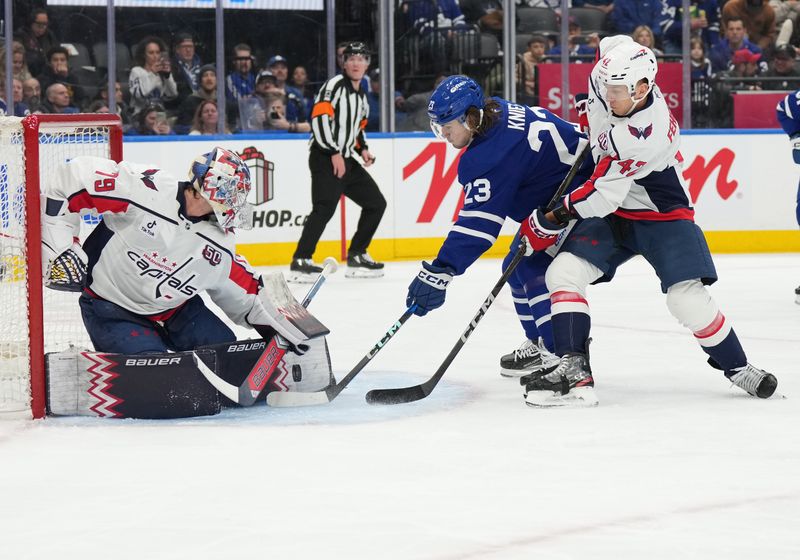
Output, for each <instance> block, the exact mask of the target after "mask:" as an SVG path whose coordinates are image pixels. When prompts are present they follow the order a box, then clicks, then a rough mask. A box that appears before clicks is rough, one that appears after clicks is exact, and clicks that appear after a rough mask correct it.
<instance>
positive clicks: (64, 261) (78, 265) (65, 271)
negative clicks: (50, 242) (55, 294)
mask: <svg viewBox="0 0 800 560" xmlns="http://www.w3.org/2000/svg"><path fill="white" fill-rule="evenodd" d="M87 260H88V258H87V257H86V253H84V252H83V249H81V248H80V245H78V244H77V243H76V244H74V245H73V246H72V248H71V249H67V250H66V251H64V252H63V253H61V254H60V255H58V256H57V257H56V258H54V259H53V261H52V262H51V263H50V267H49V270H48V271H47V277H46V278H45V285H46V286H47V287H48V288H50V289H51V290H58V291H61V292H80V291H83V285H84V283H85V281H86V270H87V269H86V261H87Z"/></svg>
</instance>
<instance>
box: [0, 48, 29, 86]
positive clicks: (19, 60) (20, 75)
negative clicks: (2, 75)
mask: <svg viewBox="0 0 800 560" xmlns="http://www.w3.org/2000/svg"><path fill="white" fill-rule="evenodd" d="M5 60H6V47H5V45H0V65H4V64H5ZM11 66H12V70H11V71H12V74H13V76H14V78H16V79H17V80H19V81H21V82H24V81H25V80H29V79H30V78H32V77H33V76H32V75H31V73H30V71H29V70H28V65H27V63H26V62H25V47H23V46H22V43H20V42H19V41H14V42H13V46H12V47H11Z"/></svg>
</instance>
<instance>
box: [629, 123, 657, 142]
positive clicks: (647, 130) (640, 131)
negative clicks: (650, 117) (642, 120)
mask: <svg viewBox="0 0 800 560" xmlns="http://www.w3.org/2000/svg"><path fill="white" fill-rule="evenodd" d="M628 131H629V132H630V133H631V134H632V135H633V137H634V138H641V139H642V140H644V139H646V138H647V137H649V136H650V135H651V134H652V133H653V123H650V124H648V125H647V126H646V127H644V128H636V127H635V126H631V125H628Z"/></svg>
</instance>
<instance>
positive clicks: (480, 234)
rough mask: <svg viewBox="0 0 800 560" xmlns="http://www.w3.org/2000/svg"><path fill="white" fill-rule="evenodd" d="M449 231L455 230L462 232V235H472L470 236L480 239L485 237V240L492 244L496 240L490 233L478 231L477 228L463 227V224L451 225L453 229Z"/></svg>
mask: <svg viewBox="0 0 800 560" xmlns="http://www.w3.org/2000/svg"><path fill="white" fill-rule="evenodd" d="M451 231H455V232H458V233H463V234H464V235H469V236H472V237H478V238H480V239H485V240H486V241H488V242H489V243H491V244H492V245H494V244H495V242H496V241H497V238H496V237H494V236H492V235H489V234H488V233H485V232H483V231H478V230H475V229H469V228H465V227H463V226H453V229H452V230H451Z"/></svg>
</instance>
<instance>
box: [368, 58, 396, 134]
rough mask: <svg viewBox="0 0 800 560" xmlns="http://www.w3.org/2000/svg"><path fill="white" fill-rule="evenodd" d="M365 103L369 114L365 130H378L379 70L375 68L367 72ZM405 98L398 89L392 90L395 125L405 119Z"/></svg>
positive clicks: (379, 108) (379, 125) (379, 109)
mask: <svg viewBox="0 0 800 560" xmlns="http://www.w3.org/2000/svg"><path fill="white" fill-rule="evenodd" d="M367 104H368V105H369V116H368V117H367V128H366V129H365V130H366V131H367V132H379V131H380V129H381V71H380V69H378V68H375V69H374V70H372V71H371V72H370V73H369V89H368V90H367ZM404 104H405V98H404V97H403V94H402V93H400V92H399V91H395V92H394V107H395V113H394V117H395V127H399V126H400V123H401V122H402V121H404V120H405V118H406V115H405V112H404V111H403V105H404Z"/></svg>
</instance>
